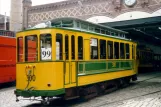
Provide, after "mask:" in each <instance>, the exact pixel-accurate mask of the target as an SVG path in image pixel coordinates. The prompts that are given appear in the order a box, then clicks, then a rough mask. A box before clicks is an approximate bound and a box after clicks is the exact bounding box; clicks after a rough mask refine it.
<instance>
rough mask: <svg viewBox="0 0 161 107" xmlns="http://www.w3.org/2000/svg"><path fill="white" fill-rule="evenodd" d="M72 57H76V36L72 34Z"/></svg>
mask: <svg viewBox="0 0 161 107" xmlns="http://www.w3.org/2000/svg"><path fill="white" fill-rule="evenodd" d="M71 49H72V59H75V36H73V35H72V36H71Z"/></svg>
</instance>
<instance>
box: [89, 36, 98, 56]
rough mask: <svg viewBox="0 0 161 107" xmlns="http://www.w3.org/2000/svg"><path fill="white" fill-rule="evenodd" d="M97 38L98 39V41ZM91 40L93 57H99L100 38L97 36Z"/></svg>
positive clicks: (91, 54)
mask: <svg viewBox="0 0 161 107" xmlns="http://www.w3.org/2000/svg"><path fill="white" fill-rule="evenodd" d="M95 40H97V42H96V41H95ZM90 41H91V43H90V56H91V59H98V39H97V38H91V39H90ZM96 45H97V46H96Z"/></svg>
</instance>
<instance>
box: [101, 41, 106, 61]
mask: <svg viewBox="0 0 161 107" xmlns="http://www.w3.org/2000/svg"><path fill="white" fill-rule="evenodd" d="M100 59H106V40H100Z"/></svg>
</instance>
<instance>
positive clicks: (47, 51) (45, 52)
mask: <svg viewBox="0 0 161 107" xmlns="http://www.w3.org/2000/svg"><path fill="white" fill-rule="evenodd" d="M41 59H42V60H50V59H51V48H41Z"/></svg>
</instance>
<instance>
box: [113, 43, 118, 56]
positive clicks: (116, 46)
mask: <svg viewBox="0 0 161 107" xmlns="http://www.w3.org/2000/svg"><path fill="white" fill-rule="evenodd" d="M114 59H119V43H118V42H115V43H114Z"/></svg>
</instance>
